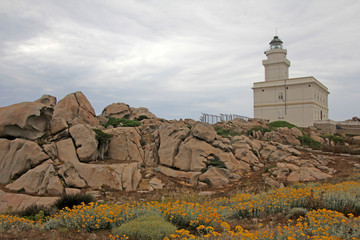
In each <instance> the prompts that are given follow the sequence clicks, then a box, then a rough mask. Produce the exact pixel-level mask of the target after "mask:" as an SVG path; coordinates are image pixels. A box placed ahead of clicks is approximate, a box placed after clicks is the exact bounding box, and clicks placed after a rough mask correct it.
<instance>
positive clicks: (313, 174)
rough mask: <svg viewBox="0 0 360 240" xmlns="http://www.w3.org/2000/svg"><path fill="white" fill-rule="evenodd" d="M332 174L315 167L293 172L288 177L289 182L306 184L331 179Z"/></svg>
mask: <svg viewBox="0 0 360 240" xmlns="http://www.w3.org/2000/svg"><path fill="white" fill-rule="evenodd" d="M331 177H332V176H331V175H330V174H327V173H324V172H322V171H321V170H319V169H317V168H314V167H300V168H299V169H298V170H296V171H293V172H291V173H290V174H289V176H288V177H287V181H289V182H300V181H301V182H306V181H316V180H321V179H326V178H331Z"/></svg>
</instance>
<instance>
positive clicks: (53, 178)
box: [6, 160, 64, 196]
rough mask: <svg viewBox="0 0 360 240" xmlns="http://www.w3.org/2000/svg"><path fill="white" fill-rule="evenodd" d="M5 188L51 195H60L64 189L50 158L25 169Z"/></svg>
mask: <svg viewBox="0 0 360 240" xmlns="http://www.w3.org/2000/svg"><path fill="white" fill-rule="evenodd" d="M6 189H8V190H11V191H17V192H20V191H24V192H25V193H27V194H34V195H52V196H61V195H62V194H63V191H64V187H63V185H62V184H61V181H60V178H59V177H58V175H57V172H56V171H55V168H54V165H53V164H52V161H51V160H49V161H46V162H45V163H43V164H41V165H40V166H37V167H35V168H33V169H31V170H29V171H27V172H26V173H25V174H23V175H22V176H21V177H20V178H18V179H17V180H15V182H13V183H11V184H8V185H7V186H6Z"/></svg>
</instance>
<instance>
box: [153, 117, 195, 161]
mask: <svg viewBox="0 0 360 240" xmlns="http://www.w3.org/2000/svg"><path fill="white" fill-rule="evenodd" d="M189 134H190V129H189V128H188V127H187V125H186V124H184V123H183V122H174V123H166V124H163V125H161V126H160V127H159V135H160V147H159V151H158V153H159V159H160V164H163V165H166V166H169V167H172V166H173V163H174V158H175V156H176V154H177V152H178V148H179V146H180V144H181V143H182V141H183V140H184V139H185V138H186V137H187V136H189Z"/></svg>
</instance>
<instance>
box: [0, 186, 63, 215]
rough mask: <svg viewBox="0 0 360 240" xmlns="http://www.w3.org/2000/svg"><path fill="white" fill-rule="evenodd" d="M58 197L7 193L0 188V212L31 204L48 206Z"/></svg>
mask: <svg viewBox="0 0 360 240" xmlns="http://www.w3.org/2000/svg"><path fill="white" fill-rule="evenodd" d="M58 198H59V197H39V196H29V195H26V194H17V193H7V192H4V191H2V190H0V213H5V212H7V211H9V209H11V211H13V212H17V211H21V210H24V209H25V208H27V207H30V206H32V205H38V206H50V205H52V204H53V203H55V201H56V200H57V199H58Z"/></svg>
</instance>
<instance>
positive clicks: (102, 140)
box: [93, 129, 113, 145]
mask: <svg viewBox="0 0 360 240" xmlns="http://www.w3.org/2000/svg"><path fill="white" fill-rule="evenodd" d="M93 130H94V132H95V133H96V135H95V139H96V140H97V141H98V142H99V145H101V144H106V143H108V142H110V138H112V137H113V135H112V134H108V133H104V132H103V131H101V130H100V129H93Z"/></svg>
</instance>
